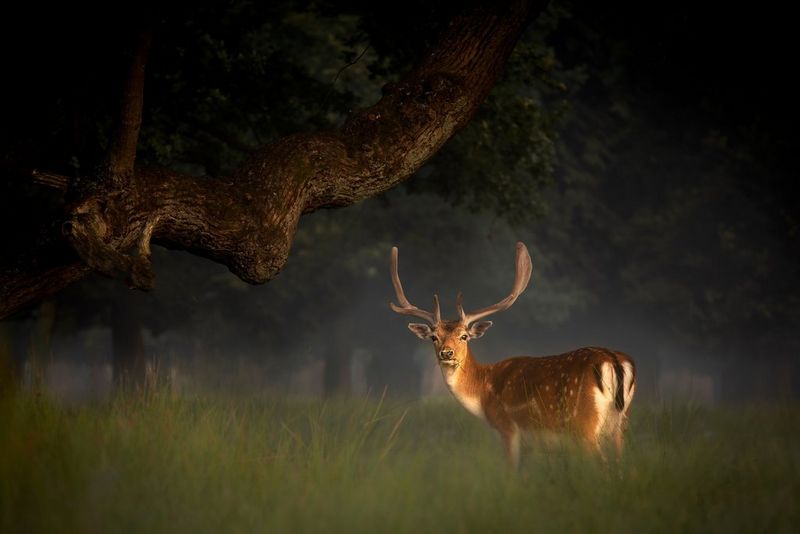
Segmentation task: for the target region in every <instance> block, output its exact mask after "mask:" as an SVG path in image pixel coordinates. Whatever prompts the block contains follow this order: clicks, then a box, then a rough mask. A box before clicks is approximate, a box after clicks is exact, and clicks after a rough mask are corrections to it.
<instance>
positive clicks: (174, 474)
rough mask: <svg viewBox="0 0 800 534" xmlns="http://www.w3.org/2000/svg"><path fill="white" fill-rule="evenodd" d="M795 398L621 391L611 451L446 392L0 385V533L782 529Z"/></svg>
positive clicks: (796, 452)
mask: <svg viewBox="0 0 800 534" xmlns="http://www.w3.org/2000/svg"><path fill="white" fill-rule="evenodd" d="M799 436H800V406H798V405H795V404H784V405H761V406H740V407H736V408H734V407H731V408H724V409H713V410H711V409H703V408H698V407H695V408H692V407H689V406H658V407H655V406H651V407H647V406H635V411H634V418H633V421H632V424H631V432H630V433H629V439H628V445H629V447H628V450H627V456H626V458H625V461H624V463H623V464H622V465H621V467H619V468H617V467H615V466H607V465H604V464H602V463H600V462H598V461H596V460H594V459H592V458H587V457H586V456H584V455H581V454H576V453H575V452H573V451H569V450H564V449H555V450H550V451H548V452H542V451H536V450H531V449H530V448H526V449H523V465H522V467H521V469H520V471H519V472H518V473H512V472H510V471H509V470H508V469H507V468H506V466H505V464H504V461H503V457H502V454H501V447H500V445H499V441H498V439H497V438H496V437H495V436H494V434H493V433H492V432H490V431H489V429H488V428H487V427H486V426H485V424H484V423H482V422H481V421H479V420H477V419H475V418H473V417H472V416H470V415H468V414H467V413H466V412H464V411H463V410H462V409H461V408H459V407H458V406H456V405H455V403H454V402H453V401H452V400H451V399H438V400H435V401H413V402H399V401H393V402H391V403H390V402H388V401H386V402H383V401H381V400H380V399H361V400H359V399H339V400H333V401H327V402H322V401H317V400H304V399H286V398H268V397H263V398H230V397H212V396H208V397H193V398H186V397H176V396H172V395H170V394H169V393H168V392H160V393H154V394H150V395H147V396H145V397H130V396H128V397H125V396H123V397H120V398H118V399H116V400H115V401H113V402H111V403H108V404H102V405H87V406H81V407H66V406H61V405H58V404H56V403H54V402H52V401H50V400H48V399H46V398H43V397H37V396H32V395H28V394H18V395H16V396H13V397H6V398H5V399H0V531H1V532H120V531H126V532H127V531H131V532H147V533H149V534H153V533H156V532H296V531H308V532H337V531H339V532H387V531H388V532H394V531H398V532H415V533H417V532H514V531H524V532H582V533H583V532H608V531H615V532H688V531H695V532H709V531H711V532H790V531H798V529H799V528H800V512H799V510H800V506H799V505H798V503H800V440H799V439H798V437H799Z"/></svg>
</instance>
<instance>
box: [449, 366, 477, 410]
mask: <svg viewBox="0 0 800 534" xmlns="http://www.w3.org/2000/svg"><path fill="white" fill-rule="evenodd" d="M442 376H443V377H444V381H445V383H446V384H447V387H448V388H449V389H450V393H452V394H453V396H454V397H455V398H456V400H457V401H458V402H459V403H461V406H463V407H464V408H465V409H466V410H467V411H468V412H469V413H471V414H472V415H474V416H476V417H480V418H481V419H485V418H486V416H485V415H484V413H483V406H482V405H481V398H480V397H479V396H472V395H466V394H465V393H464V392H463V391H462V390H461V388H460V387H459V385H460V381H461V378H462V371H461V369H460V368H459V367H448V368H445V367H442Z"/></svg>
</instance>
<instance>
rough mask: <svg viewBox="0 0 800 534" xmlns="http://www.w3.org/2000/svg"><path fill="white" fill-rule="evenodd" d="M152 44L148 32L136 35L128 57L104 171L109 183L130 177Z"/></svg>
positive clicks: (134, 157) (140, 122) (140, 124)
mask: <svg viewBox="0 0 800 534" xmlns="http://www.w3.org/2000/svg"><path fill="white" fill-rule="evenodd" d="M151 41H152V35H151V33H150V32H149V31H142V32H141V33H138V34H137V35H136V39H135V41H134V45H133V49H132V51H131V53H130V58H129V61H130V62H129V64H128V69H127V73H126V76H125V81H124V84H123V89H122V102H121V104H120V109H119V116H118V117H117V120H116V124H115V127H114V131H113V133H112V136H111V142H110V143H109V147H108V154H107V160H108V161H107V165H108V169H107V171H108V173H109V175H110V177H111V179H112V180H117V181H122V180H124V179H125V178H127V177H128V176H129V175H130V174H131V173H133V168H134V162H135V161H136V147H137V145H138V142H139V130H140V128H141V126H142V103H143V99H144V68H145V64H146V63H147V55H148V53H149V51H150V43H151Z"/></svg>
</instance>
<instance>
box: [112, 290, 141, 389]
mask: <svg viewBox="0 0 800 534" xmlns="http://www.w3.org/2000/svg"><path fill="white" fill-rule="evenodd" d="M111 344H112V370H113V380H114V385H115V386H116V387H125V388H134V389H141V388H142V387H144V385H145V383H146V379H147V364H148V361H147V358H146V355H145V350H144V338H143V336H142V321H141V318H140V316H139V312H138V310H137V309H136V307H135V306H134V303H133V299H132V298H131V295H126V294H125V293H122V294H121V295H120V296H119V297H118V298H117V299H115V301H114V304H113V305H112V310H111Z"/></svg>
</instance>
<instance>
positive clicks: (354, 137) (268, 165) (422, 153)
mask: <svg viewBox="0 0 800 534" xmlns="http://www.w3.org/2000/svg"><path fill="white" fill-rule="evenodd" d="M545 4H546V2H543V1H533V0H531V1H526V0H514V1H512V2H510V3H507V4H503V5H502V6H500V5H495V6H493V7H491V8H488V7H481V8H478V9H475V10H473V11H471V12H469V13H467V14H464V15H462V16H460V17H458V18H456V19H455V20H453V21H452V22H451V23H450V25H449V26H448V28H447V29H446V30H445V32H444V34H443V35H442V36H441V38H440V39H439V41H438V42H437V44H436V45H434V47H433V48H432V49H431V50H430V51H429V52H428V54H427V55H426V56H425V57H424V58H423V59H422V61H420V62H419V64H418V65H417V67H416V68H415V69H414V70H413V71H412V72H411V73H409V74H408V75H407V76H406V77H405V78H404V79H402V81H400V82H399V83H397V84H390V85H387V86H385V87H384V90H383V97H382V98H381V99H380V100H379V101H378V102H377V103H376V104H375V105H373V106H371V107H369V108H367V109H364V110H361V111H358V112H356V113H354V114H353V115H352V116H351V117H350V119H349V120H348V121H347V122H346V123H345V124H344V126H343V127H342V128H340V129H338V130H335V131H329V132H321V133H301V134H294V135H290V136H287V137H284V138H281V139H278V140H276V141H275V142H273V143H271V144H269V145H267V146H265V147H263V148H261V149H259V150H257V151H256V152H254V153H253V154H252V155H251V156H250V158H249V159H248V160H247V161H246V162H245V163H243V164H242V165H241V166H240V167H239V168H237V169H236V170H235V171H234V172H233V173H232V174H231V175H230V176H227V177H222V178H211V177H207V176H200V177H195V176H186V175H182V174H179V173H175V172H172V171H169V170H165V169H159V168H136V169H135V170H134V171H131V172H128V170H126V169H129V167H128V166H129V165H132V163H133V157H134V155H135V150H134V149H133V148H132V146H135V135H133V134H134V132H138V122H137V120H135V119H136V115H137V112H138V113H140V112H141V99H140V98H133V99H132V101H131V105H130V106H129V108H127V109H128V111H123V116H128V117H129V118H130V117H132V118H131V121H130V122H129V125H130V128H128V129H127V130H125V129H123V131H124V132H127V134H125V133H123V134H120V135H121V137H120V138H119V139H118V140H116V141H115V142H114V143H113V144H112V147H115V148H113V150H112V153H113V154H114V156H113V159H112V158H110V161H113V162H115V163H114V164H113V165H112V167H113V169H115V170H112V175H114V176H118V177H119V176H126V179H125V183H124V184H121V183H120V182H119V181H118V180H116V181H115V180H112V181H110V182H109V181H106V182H104V183H103V182H102V181H101V184H100V185H99V186H97V187H94V188H93V189H92V190H91V191H89V192H87V194H85V195H83V197H82V198H80V199H79V201H78V202H76V203H75V205H74V206H73V208H72V210H71V213H70V216H69V224H67V225H66V228H67V229H68V236H67V237H68V239H69V242H70V243H71V244H72V246H73V248H74V249H75V250H77V251H78V253H79V254H80V256H81V258H82V259H83V261H84V262H86V263H87V264H88V265H89V266H91V267H92V268H94V269H96V270H100V271H102V272H105V273H107V274H117V273H119V272H120V271H123V272H125V273H126V274H128V276H129V279H130V282H131V283H133V284H134V285H136V286H137V287H142V288H147V287H149V285H150V283H149V282H150V275H149V266H148V267H147V268H144V267H143V265H144V264H142V262H146V260H147V258H148V256H149V255H148V254H146V253H143V251H147V250H149V248H148V246H145V247H143V246H142V245H141V244H142V243H147V244H149V240H150V237H152V239H153V240H154V241H155V242H157V243H160V244H164V245H166V246H168V247H170V248H179V249H184V250H188V251H190V252H193V253H195V254H198V255H200V256H203V257H206V258H210V259H212V260H214V261H217V262H220V263H223V264H225V265H227V266H228V267H229V268H230V270H231V271H232V272H233V273H235V274H236V275H237V276H239V277H240V278H241V279H242V280H245V281H247V282H250V283H256V284H257V283H263V282H266V281H268V280H270V279H271V278H273V277H274V276H275V275H276V274H277V273H278V272H279V271H280V270H281V268H282V267H283V265H284V264H285V262H286V259H287V257H288V254H289V249H290V246H291V244H292V240H293V238H294V233H295V229H296V228H297V224H298V220H299V218H300V217H301V216H302V215H303V214H306V213H310V212H313V211H315V210H318V209H320V208H331V207H340V206H347V205H350V204H353V203H355V202H358V201H360V200H362V199H365V198H367V197H370V196H373V195H376V194H378V193H381V192H383V191H386V190H388V189H390V188H392V187H394V186H395V185H397V184H398V183H400V182H401V181H403V180H405V179H406V178H407V177H409V176H410V175H411V174H412V173H414V172H415V171H416V170H417V169H419V167H420V166H422V165H423V164H424V163H425V162H426V161H427V160H428V158H430V157H431V156H432V155H433V154H435V153H436V151H437V150H439V148H441V146H442V145H443V144H444V143H445V142H446V141H447V140H448V139H449V138H450V137H451V136H452V135H453V134H454V133H455V132H456V131H457V130H458V129H460V128H461V127H463V126H464V125H465V124H466V123H467V122H468V121H469V120H470V119H471V118H472V116H473V114H474V112H475V110H476V109H477V107H478V106H479V105H480V103H481V102H482V101H483V99H484V98H485V97H486V95H487V94H488V92H489V91H490V90H491V88H492V86H493V85H494V83H495V81H496V80H497V78H498V76H499V75H500V73H501V72H502V69H503V68H504V66H505V63H506V60H507V59H508V56H509V55H510V54H511V51H512V49H513V47H514V45H515V44H516V41H517V39H518V37H519V35H520V33H521V31H522V29H523V28H524V26H525V24H526V22H527V20H528V18H529V16H530V15H531V13H532V12H533V11H538V10H541V9H543V8H544V5H545ZM141 65H142V68H143V61H142V63H141ZM136 73H137V74H140V73H141V70H137V71H136ZM139 81H140V82H141V78H139ZM131 83H132V85H133V89H132V90H131V92H130V94H131V95H134V96H135V95H136V94H137V91H138V92H140V91H141V85H137V83H136V82H131ZM140 96H141V95H140V94H139V97H140ZM137 101H138V103H139V107H138V108H137V107H136V105H135V102H137ZM137 110H138V111H137ZM124 123H125V122H124V120H123V124H124ZM132 143H133V145H132ZM137 246H138V249H139V251H140V252H139V254H138V255H136V256H135V258H134V257H132V256H130V254H129V251H130V250H131V249H134V248H137ZM137 272H138V273H139V274H137ZM0 281H2V283H3V284H4V285H3V288H2V291H1V292H0V317H2V316H5V315H8V314H9V313H11V312H13V311H14V310H15V309H17V308H19V307H20V306H21V305H23V304H25V302H21V301H20V299H19V298H17V297H13V298H12V297H11V296H12V295H15V293H14V292H13V287H14V286H13V281H9V280H3V275H2V274H0Z"/></svg>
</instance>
